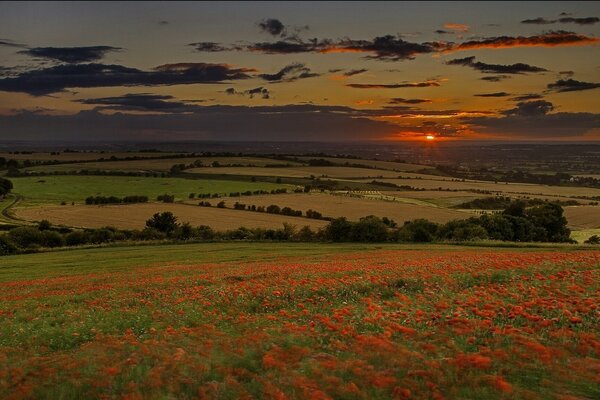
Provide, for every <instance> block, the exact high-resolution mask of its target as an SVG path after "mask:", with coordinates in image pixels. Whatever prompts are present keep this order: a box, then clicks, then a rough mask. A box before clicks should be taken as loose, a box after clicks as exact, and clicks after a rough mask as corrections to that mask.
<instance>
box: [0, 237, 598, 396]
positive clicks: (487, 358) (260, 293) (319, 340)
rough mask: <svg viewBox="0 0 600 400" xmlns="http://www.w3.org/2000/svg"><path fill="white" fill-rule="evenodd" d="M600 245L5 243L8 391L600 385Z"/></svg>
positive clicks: (366, 390) (458, 389)
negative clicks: (55, 247)
mask: <svg viewBox="0 0 600 400" xmlns="http://www.w3.org/2000/svg"><path fill="white" fill-rule="evenodd" d="M599 257H600V252H599V251H597V250H596V251H592V250H588V251H573V250H569V248H568V247H564V248H560V249H553V250H542V249H497V248H496V249H486V248H460V247H447V246H417V245H413V246H399V245H381V246H368V245H329V244H323V245H320V244H270V243H262V244H260V243H248V244H237V243H230V244H197V245H178V246H176V245H169V246H154V247H149V246H140V247H113V248H102V249H81V250H72V251H56V252H49V253H40V254H29V255H19V256H9V257H2V258H0V282H2V283H0V321H1V323H0V360H2V362H1V363H0V397H1V398H5V399H16V398H36V399H58V398H60V399H81V398H129V399H136V398H149V399H167V398H183V399H185V398H209V399H239V398H247V399H251V398H253V399H287V398H290V399H330V398H343V399H390V398H397V399H409V398H410V399H431V398H438V399H441V398H446V399H597V398H598V397H599V396H600V388H599V386H598V371H600V360H599V359H600V350H599V347H598V345H599V343H600V315H599V313H598V308H597V305H598V304H599V303H600V297H599V296H600V267H599V264H598V259H599Z"/></svg>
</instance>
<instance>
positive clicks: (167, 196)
mask: <svg viewBox="0 0 600 400" xmlns="http://www.w3.org/2000/svg"><path fill="white" fill-rule="evenodd" d="M156 200H157V201H162V202H163V203H173V202H174V201H175V196H174V195H172V194H161V195H159V196H157V197H156Z"/></svg>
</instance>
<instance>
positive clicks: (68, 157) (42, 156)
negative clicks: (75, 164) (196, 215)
mask: <svg viewBox="0 0 600 400" xmlns="http://www.w3.org/2000/svg"><path fill="white" fill-rule="evenodd" d="M59 153H60V154H52V153H48V152H38V153H32V154H21V153H19V154H11V153H2V152H0V157H3V158H6V159H7V160H9V159H13V160H31V161H85V160H98V159H100V158H105V159H109V158H111V157H117V158H125V157H145V158H153V157H161V156H168V155H175V154H178V153H156V152H143V151H135V152H126V151H117V152H112V151H107V152H99V151H88V152H73V153H71V152H66V153H65V152H59Z"/></svg>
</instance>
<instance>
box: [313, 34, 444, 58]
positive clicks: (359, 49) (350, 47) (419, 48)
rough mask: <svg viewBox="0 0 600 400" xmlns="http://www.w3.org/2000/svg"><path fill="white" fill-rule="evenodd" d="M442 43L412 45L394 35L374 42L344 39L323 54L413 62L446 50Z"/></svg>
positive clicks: (328, 47)
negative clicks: (350, 54) (342, 54)
mask: <svg viewBox="0 0 600 400" xmlns="http://www.w3.org/2000/svg"><path fill="white" fill-rule="evenodd" d="M444 46H445V45H444V43H441V42H425V43H412V42H407V41H405V40H403V39H402V38H400V37H394V36H392V35H385V36H378V37H376V38H374V39H373V40H352V39H344V40H341V41H338V42H337V43H331V44H330V45H329V46H327V47H326V48H323V49H321V50H320V52H321V53H371V55H369V56H367V57H368V58H371V59H378V60H384V61H398V60H412V59H413V58H414V57H415V56H416V55H418V54H428V53H434V52H438V51H440V50H441V49H443V48H444Z"/></svg>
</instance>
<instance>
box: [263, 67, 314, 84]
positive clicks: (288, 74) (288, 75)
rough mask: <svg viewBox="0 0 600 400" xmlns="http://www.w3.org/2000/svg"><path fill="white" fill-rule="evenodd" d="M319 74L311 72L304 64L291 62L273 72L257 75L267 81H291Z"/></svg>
mask: <svg viewBox="0 0 600 400" xmlns="http://www.w3.org/2000/svg"><path fill="white" fill-rule="evenodd" d="M315 76H319V74H317V73H314V72H311V70H310V68H308V67H307V66H306V65H305V64H302V63H293V64H289V65H286V66H285V67H283V68H282V69H280V70H279V72H276V73H274V74H259V75H258V77H260V78H262V79H264V80H265V81H269V82H273V83H275V82H293V81H295V80H298V79H305V78H313V77H315Z"/></svg>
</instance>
